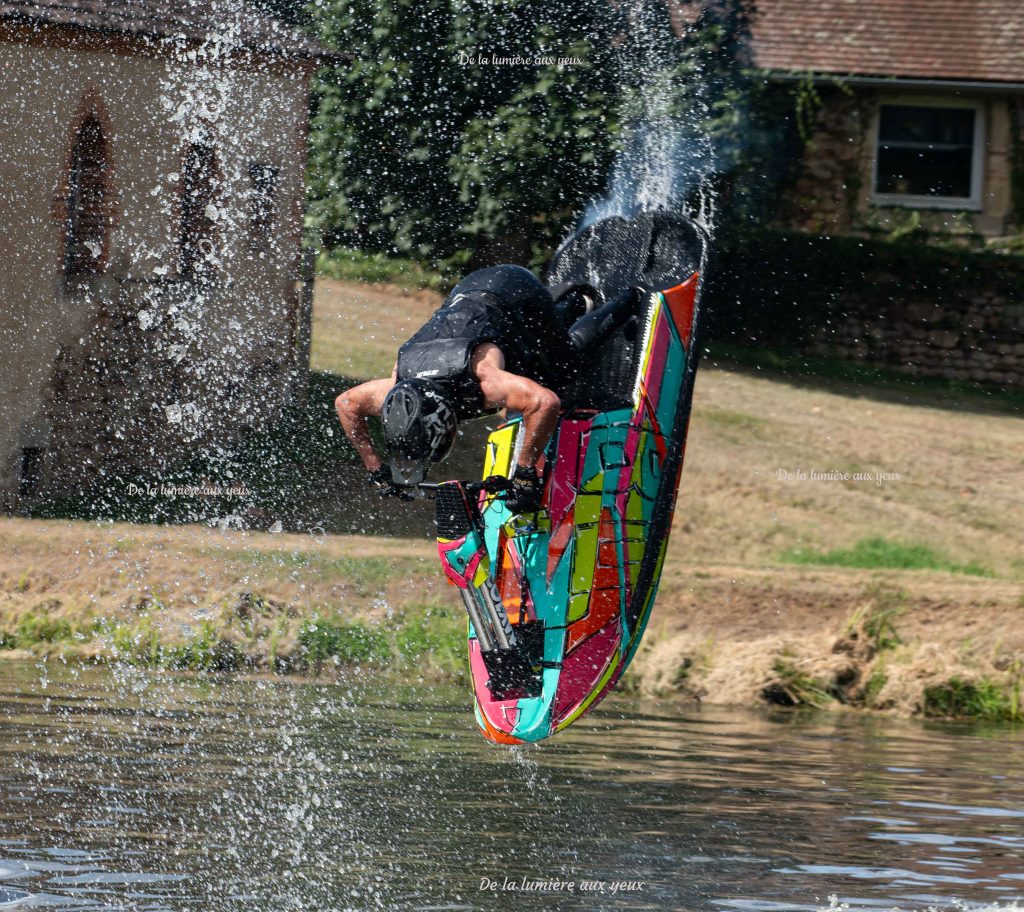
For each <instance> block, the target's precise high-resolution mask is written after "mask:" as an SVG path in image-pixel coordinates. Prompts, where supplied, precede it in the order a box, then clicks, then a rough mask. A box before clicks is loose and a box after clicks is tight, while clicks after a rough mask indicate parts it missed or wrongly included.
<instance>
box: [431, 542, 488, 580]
mask: <svg viewBox="0 0 1024 912" xmlns="http://www.w3.org/2000/svg"><path fill="white" fill-rule="evenodd" d="M465 541H466V540H465V538H458V539H455V541H448V542H446V541H441V540H440V539H438V541H437V553H438V554H439V555H440V557H441V566H442V568H443V569H444V573H445V576H447V577H448V582H450V583H451V584H452V585H453V586H457V587H458V588H459V589H468V588H469V584H470V581H471V580H472V579H473V577H474V576H475V575H476V568H477V567H479V566H480V561H481V560H482V559H483V552H482V551H477V552H476V554H474V555H473V556H472V557H471V558H470V559H469V563H468V564H467V565H466V569H465V571H464V572H463V573H459V571H458V570H456V569H455V568H454V567H453V566H452V565H451V564H450V563H449V562H448V560H447V558H446V557H445V554H447V553H448V552H449V551H455V550H457V549H459V548H461V547H462V545H463V544H464V543H465Z"/></svg>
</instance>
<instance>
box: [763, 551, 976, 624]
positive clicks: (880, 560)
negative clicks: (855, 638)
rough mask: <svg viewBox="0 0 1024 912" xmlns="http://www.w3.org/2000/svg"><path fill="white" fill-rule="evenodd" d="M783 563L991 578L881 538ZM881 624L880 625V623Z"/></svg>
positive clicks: (788, 555)
mask: <svg viewBox="0 0 1024 912" xmlns="http://www.w3.org/2000/svg"><path fill="white" fill-rule="evenodd" d="M782 559H783V560H785V561H787V562H789V563H793V564H821V565H824V566H832V567H862V568H866V569H869V570H944V571H946V572H948V573H963V574H966V575H968V576H992V573H991V571H989V570H987V569H986V568H984V567H982V566H980V565H979V564H973V563H972V564H956V563H953V562H952V561H950V560H948V559H947V558H944V557H942V556H941V555H939V554H937V553H936V552H934V551H933V550H932V549H931V548H929V547H927V546H926V545H905V544H901V543H899V542H892V541H888V540H887V539H884V538H862V539H861V540H860V541H858V542H857V543H856V544H855V545H854V546H853V547H852V548H846V549H843V548H840V549H836V550H833V551H826V552H820V551H808V550H805V549H802V548H793V549H790V550H789V551H786V552H785V553H784V554H783V556H782ZM879 623H881V622H879Z"/></svg>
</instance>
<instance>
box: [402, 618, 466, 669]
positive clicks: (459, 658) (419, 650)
mask: <svg viewBox="0 0 1024 912" xmlns="http://www.w3.org/2000/svg"><path fill="white" fill-rule="evenodd" d="M395 645H396V648H397V650H398V654H399V656H401V658H402V659H403V660H404V661H405V662H407V663H408V664H410V665H415V666H417V667H426V668H430V669H433V670H435V671H438V672H440V673H442V674H443V675H445V676H446V677H450V678H464V677H465V676H466V674H467V660H466V624H465V621H463V620H462V619H461V618H460V619H459V620H456V619H455V618H453V617H451V616H450V615H449V614H448V612H447V611H445V610H444V609H443V608H436V607H431V608H427V609H424V610H423V613H422V615H418V616H415V617H412V618H410V619H409V620H407V621H406V622H405V623H404V624H403V625H402V626H401V627H399V628H398V631H397V633H396V635H395Z"/></svg>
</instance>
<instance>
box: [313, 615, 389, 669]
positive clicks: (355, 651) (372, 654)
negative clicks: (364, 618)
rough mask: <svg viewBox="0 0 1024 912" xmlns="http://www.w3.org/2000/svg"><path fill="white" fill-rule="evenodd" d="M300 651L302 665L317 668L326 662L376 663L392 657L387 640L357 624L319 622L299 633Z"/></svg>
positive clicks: (314, 622) (320, 619)
mask: <svg viewBox="0 0 1024 912" xmlns="http://www.w3.org/2000/svg"><path fill="white" fill-rule="evenodd" d="M298 648H299V654H300V656H301V659H302V661H303V662H304V663H305V664H307V665H311V666H313V667H314V668H315V667H317V666H320V665H322V664H323V663H324V662H325V661H327V660H329V659H330V660H335V661H336V662H337V663H338V664H355V663H359V662H377V663H380V664H385V663H386V662H387V660H388V659H389V658H390V657H391V650H390V649H389V648H388V642H387V637H386V636H385V635H383V634H381V633H378V632H376V631H372V630H370V629H369V628H367V627H366V626H364V625H363V624H361V623H359V622H358V621H355V622H352V623H347V624H341V623H337V622H335V621H329V620H324V619H322V618H318V619H316V620H314V621H307V622H306V623H304V624H303V625H302V627H301V628H300V630H299V636H298Z"/></svg>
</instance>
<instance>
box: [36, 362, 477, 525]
mask: <svg viewBox="0 0 1024 912" xmlns="http://www.w3.org/2000/svg"><path fill="white" fill-rule="evenodd" d="M351 383H352V381H350V380H347V379H346V378H343V377H338V376H335V375H333V374H323V373H314V374H312V375H311V376H310V383H309V390H308V395H307V397H306V400H305V402H300V403H296V404H293V405H291V406H289V407H287V408H286V409H285V410H284V412H283V414H282V415H281V417H280V418H279V419H278V420H276V421H274V422H273V423H270V424H267V425H266V426H265V427H264V428H263V429H262V430H258V431H256V432H253V433H251V434H249V435H248V436H247V437H245V438H244V439H241V440H238V441H235V442H227V443H223V442H220V443H214V444H210V445H207V446H204V447H201V448H197V447H195V446H193V445H188V444H180V443H179V445H178V446H177V448H176V450H175V451H173V452H168V453H167V454H165V461H164V464H165V468H162V469H160V470H155V469H154V470H145V469H138V468H135V469H132V468H131V467H130V466H126V465H125V464H123V463H122V464H120V465H114V464H112V463H111V464H106V463H102V462H100V463H99V466H100V469H99V471H93V470H90V471H91V472H92V478H91V483H90V484H89V485H88V486H84V487H82V488H80V489H79V492H78V493H63V494H60V495H54V496H50V497H44V498H40V499H39V500H37V502H36V504H35V506H34V508H33V509H32V510H31V515H33V516H39V517H66V518H85V519H102V520H113V521H127V522H143V523H200V524H204V525H211V526H220V527H222V528H234V529H253V530H259V531H290V532H309V533H312V534H321V533H330V534H344V533H360V534H371V535H407V536H424V537H427V538H432V537H433V535H434V508H433V503H432V501H429V500H417V501H414V502H412V503H407V502H403V501H398V500H394V499H390V498H388V499H382V498H381V497H380V496H379V495H378V494H377V493H376V491H374V490H373V489H372V488H371V487H370V485H369V483H368V481H367V476H366V471H365V470H364V469H363V467H362V465H361V464H359V463H358V460H357V458H356V456H355V453H354V451H353V450H352V448H351V447H350V446H349V445H348V443H347V441H346V440H345V437H344V434H343V432H342V430H341V427H340V425H339V424H338V420H337V417H336V415H335V412H334V399H335V398H336V397H337V395H338V393H339V392H341V390H343V389H344V388H346V387H347V386H349V385H351ZM493 426H494V419H493V418H492V419H482V420H479V421H473V422H467V423H465V424H463V425H462V426H461V427H460V434H461V437H460V439H459V442H458V444H457V446H456V448H455V450H454V452H453V454H452V456H451V457H449V459H448V461H446V462H445V463H443V464H442V465H441V466H439V467H438V468H437V469H435V470H434V472H433V473H432V480H443V479H446V478H476V477H479V475H480V473H481V471H482V468H483V447H484V443H485V441H486V439H487V435H488V433H489V432H490V428H491V427H493ZM83 458H84V457H83Z"/></svg>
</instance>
